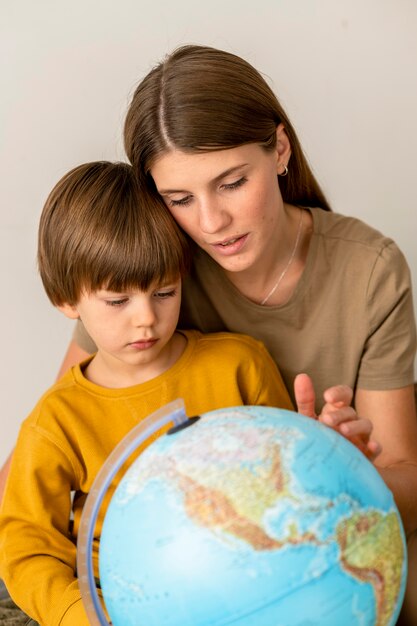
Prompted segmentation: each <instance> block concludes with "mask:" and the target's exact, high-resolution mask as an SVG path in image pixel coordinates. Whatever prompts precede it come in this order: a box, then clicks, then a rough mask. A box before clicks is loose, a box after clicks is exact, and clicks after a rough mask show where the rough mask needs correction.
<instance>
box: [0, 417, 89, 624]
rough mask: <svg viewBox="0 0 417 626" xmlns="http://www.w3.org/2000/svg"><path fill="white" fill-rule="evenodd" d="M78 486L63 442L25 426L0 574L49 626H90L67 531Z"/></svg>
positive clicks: (0, 517) (7, 504)
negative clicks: (73, 498)
mask: <svg viewBox="0 0 417 626" xmlns="http://www.w3.org/2000/svg"><path fill="white" fill-rule="evenodd" d="M77 482H78V481H77V477H76V472H75V470H74V467H73V465H72V463H71V460H70V458H69V455H68V454H66V453H65V451H64V450H62V449H61V448H60V446H59V443H58V442H57V441H54V440H53V437H52V436H51V434H50V433H46V432H44V431H42V430H41V429H40V428H38V427H37V426H34V425H33V423H26V422H25V423H24V424H23V425H22V428H21V431H20V434H19V438H18V442H17V446H16V451H15V453H14V457H13V461H12V466H11V469H10V475H9V478H8V482H7V486H6V492H5V496H4V498H3V501H2V507H1V510H0V575H1V576H2V578H3V579H4V581H5V583H6V586H7V588H8V591H9V593H10V595H11V597H12V598H13V600H14V601H15V602H16V604H17V605H18V606H19V607H20V608H21V609H22V610H23V611H25V612H26V613H27V614H28V615H30V616H31V617H32V618H33V619H35V620H36V621H38V622H39V623H41V624H48V626H55V625H65V626H69V625H70V624H71V625H72V626H74V625H75V624H76V625H77V626H84V625H85V626H88V624H89V622H88V619H87V616H86V614H85V612H84V608H83V604H82V601H81V595H80V590H79V587H78V581H77V579H76V576H75V568H76V546H75V542H74V540H73V539H72V537H71V535H70V531H69V519H70V511H71V490H72V489H74V486H75V484H76V483H77Z"/></svg>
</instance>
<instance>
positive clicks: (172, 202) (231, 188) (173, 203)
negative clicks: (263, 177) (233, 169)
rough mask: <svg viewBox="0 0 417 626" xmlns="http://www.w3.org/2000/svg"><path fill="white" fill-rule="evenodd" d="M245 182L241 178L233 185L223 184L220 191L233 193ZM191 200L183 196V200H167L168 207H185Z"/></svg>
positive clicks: (189, 197)
mask: <svg viewBox="0 0 417 626" xmlns="http://www.w3.org/2000/svg"><path fill="white" fill-rule="evenodd" d="M247 180H248V179H247V178H246V176H242V177H241V178H239V179H238V180H236V181H234V182H233V183H224V184H223V185H221V189H223V190H226V191H234V190H235V189H239V187H242V185H244V184H245V183H246V182H247ZM192 199H193V196H192V195H189V196H184V197H183V198H180V199H179V200H173V199H169V200H168V205H169V206H170V207H176V206H187V204H190V203H191V201H192Z"/></svg>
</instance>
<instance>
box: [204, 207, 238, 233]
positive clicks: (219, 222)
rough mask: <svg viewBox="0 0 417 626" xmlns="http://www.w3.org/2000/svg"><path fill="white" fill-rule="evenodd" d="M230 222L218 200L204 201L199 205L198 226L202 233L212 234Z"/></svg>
mask: <svg viewBox="0 0 417 626" xmlns="http://www.w3.org/2000/svg"><path fill="white" fill-rule="evenodd" d="M230 222H231V216H230V214H229V212H228V211H227V210H226V209H225V207H224V206H222V204H221V203H220V202H215V201H213V200H211V201H210V202H207V201H205V202H204V203H202V204H201V206H200V228H201V230H202V231H203V232H204V233H209V234H214V233H217V232H220V231H221V230H223V229H224V228H225V227H226V226H228V225H229V224H230Z"/></svg>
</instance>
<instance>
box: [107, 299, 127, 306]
mask: <svg viewBox="0 0 417 626" xmlns="http://www.w3.org/2000/svg"><path fill="white" fill-rule="evenodd" d="M127 300H128V298H119V299H118V300H106V304H107V306H115V307H116V306H122V305H123V304H125V303H126V302H127Z"/></svg>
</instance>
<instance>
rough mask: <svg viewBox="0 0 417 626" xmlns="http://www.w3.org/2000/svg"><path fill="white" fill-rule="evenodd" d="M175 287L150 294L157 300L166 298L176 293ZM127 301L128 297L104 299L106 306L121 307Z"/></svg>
mask: <svg viewBox="0 0 417 626" xmlns="http://www.w3.org/2000/svg"><path fill="white" fill-rule="evenodd" d="M177 293H178V290H177V289H170V290H168V291H155V292H154V293H153V294H152V296H153V297H154V298H156V299H158V300H166V299H167V298H173V297H175V296H176V295H177ZM128 302H129V298H128V297H126V298H117V299H115V300H105V303H106V305H107V306H110V307H114V308H117V307H122V306H123V305H124V304H127V303H128Z"/></svg>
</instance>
